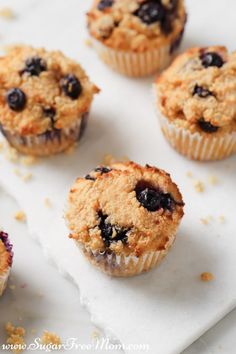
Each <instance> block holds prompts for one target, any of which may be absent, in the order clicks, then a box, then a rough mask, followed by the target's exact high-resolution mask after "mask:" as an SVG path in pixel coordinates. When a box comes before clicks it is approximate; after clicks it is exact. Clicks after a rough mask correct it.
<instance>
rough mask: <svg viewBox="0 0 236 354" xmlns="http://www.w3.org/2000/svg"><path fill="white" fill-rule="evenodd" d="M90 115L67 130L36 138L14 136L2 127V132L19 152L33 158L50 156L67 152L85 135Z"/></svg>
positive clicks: (55, 131) (54, 131)
mask: <svg viewBox="0 0 236 354" xmlns="http://www.w3.org/2000/svg"><path fill="white" fill-rule="evenodd" d="M88 115H89V114H88V113H85V114H83V115H82V116H81V117H80V118H79V119H78V120H77V121H76V123H74V124H73V125H71V126H70V127H69V128H66V129H61V130H58V129H52V130H50V131H47V132H45V133H43V134H40V135H36V136H33V135H32V136H21V135H19V134H12V133H11V132H9V131H8V130H5V129H4V127H3V126H1V125H0V130H1V131H2V133H3V135H4V136H5V138H6V139H7V141H8V142H9V144H10V145H11V146H13V147H14V148H15V149H17V150H18V151H19V152H21V153H23V154H27V155H32V156H41V157H45V156H50V155H54V154H58V153H60V152H63V151H65V150H66V149H68V148H69V147H70V146H72V145H73V144H74V143H75V142H77V141H78V140H79V139H80V138H81V137H82V135H83V133H84V130H85V128H86V126H87V121H88Z"/></svg>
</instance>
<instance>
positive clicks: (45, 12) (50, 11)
mask: <svg viewBox="0 0 236 354" xmlns="http://www.w3.org/2000/svg"><path fill="white" fill-rule="evenodd" d="M80 4H82V2H80ZM205 4H206V2H204V1H203V0H202V1H199V2H198V3H196V2H194V1H191V0H189V1H188V5H189V10H191V12H190V20H191V21H192V26H193V27H194V29H195V31H194V32H191V33H192V36H188V35H187V37H186V39H185V43H184V45H185V46H189V45H196V44H200V43H203V44H208V43H207V38H208V40H209V38H211V40H212V42H215V41H216V40H217V41H218V42H226V44H227V45H228V46H229V47H230V48H232V47H233V40H232V39H233V38H232V33H233V30H234V17H233V11H231V10H228V11H227V9H225V7H224V6H223V5H222V4H223V2H222V1H217V2H216V1H210V0H208V1H207V6H206V5H205ZM0 5H1V6H4V5H7V6H10V7H12V8H14V9H15V11H16V14H17V19H16V20H15V21H12V22H7V21H3V20H1V22H0V23H1V25H2V26H1V34H2V44H8V43H9V42H19V41H20V42H28V43H32V44H34V45H46V46H48V47H50V48H61V49H63V50H64V51H65V52H68V54H70V55H72V56H74V57H75V56H76V50H72V49H71V48H72V47H74V48H75V45H74V43H75V42H76V40H77V37H78V36H80V45H81V36H84V38H85V36H86V34H85V31H84V24H83V21H82V20H81V19H82V18H83V17H82V16H81V13H80V7H79V6H80V5H79V2H78V1H77V2H76V1H72V0H71V2H70V3H69V2H65V1H56V0H51V1H50V6H48V5H49V2H48V1H40V2H39V1H33V0H30V1H29V0H21V1H16V0H7V1H4V0H1V1H0ZM234 6H235V4H234V2H233V1H230V7H229V8H230V9H233V8H234ZM84 7H85V3H84V2H83V5H81V8H83V9H84ZM75 8H76V9H77V11H78V15H77V13H76V11H74V10H73V9H75ZM202 8H204V11H203V13H202V12H201V24H200V23H199V22H196V21H199V16H195V11H199V10H201V9H202ZM209 11H210V12H211V13H212V11H213V15H214V13H215V14H218V15H219V14H222V17H223V18H224V19H226V18H227V23H226V21H225V22H224V23H225V31H222V30H221V29H219V28H216V27H215V28H214V26H216V25H217V24H216V21H214V17H212V18H211V19H209V18H207V15H206V14H207V13H209ZM78 18H79V19H80V20H78ZM209 22H210V24H209ZM61 27H62V28H63V30H60V35H58V33H59V29H60V28H61ZM209 27H210V28H211V31H212V32H210V31H209ZM198 28H199V32H200V31H201V33H203V34H204V36H200V33H198V31H197V29H198ZM213 29H214V30H213ZM193 33H194V35H193ZM206 33H207V36H206V35H205V34H206ZM216 33H217V35H216ZM78 47H79V46H78ZM79 54H80V55H79V56H80V60H81V61H82V62H83V65H84V66H85V67H86V68H88V69H89V72H90V73H91V76H92V77H97V78H98V80H100V82H99V84H101V86H102V77H101V76H100V75H99V73H100V72H99V73H98V72H97V71H98V70H100V69H101V73H104V72H105V71H104V70H105V69H104V68H103V67H102V65H101V66H98V67H96V66H95V65H94V67H93V65H92V64H93V61H94V60H96V58H95V56H94V55H93V54H91V56H90V58H91V60H89V61H88V60H87V57H86V55H85V51H83V50H82V51H80V53H79ZM98 68H99V69H98ZM107 75H108V77H109V78H110V79H112V78H113V76H112V75H111V73H109V72H108V71H107ZM114 75H115V74H114ZM117 81H119V78H118V77H117ZM150 82H151V81H150ZM134 90H135V87H134ZM115 91H116V90H115V87H114V93H115ZM117 104H119V101H117ZM108 112H110V113H112V109H111V107H108ZM143 114H145V112H144V111H143ZM108 121H109V120H108ZM116 127H117V128H118V126H116ZM153 127H154V125H153ZM103 128H104V127H103ZM98 129H101V127H98ZM149 130H150V128H149ZM103 133H104V132H102V134H101V137H100V138H98V137H97V136H95V137H96V138H97V139H98V140H99V139H103V138H102V137H103ZM89 134H90V138H91V131H90V133H89ZM123 134H124V135H123V136H122V139H121V140H120V141H119V145H120V146H122V144H123V143H124V142H125V141H127V138H128V132H126V131H123ZM92 136H93V134H92ZM107 139H108V143H110V144H111V150H116V151H117V149H118V148H120V146H114V141H111V139H109V137H108V136H107ZM97 146H100V144H99V141H97ZM151 146H152V145H151V142H150V143H149V148H150V147H151ZM129 148H130V147H129ZM121 150H122V149H121ZM130 151H131V157H132V156H135V155H136V153H135V149H133V148H132V147H131V148H130ZM106 152H107V151H106ZM111 152H113V151H111ZM123 152H125V151H123V150H122V153H123ZM150 155H151V156H150V160H151V161H152V160H155V159H156V158H155V157H154V155H153V156H152V154H150ZM129 156H130V155H129ZM96 159H97V157H96V158H95V157H93V160H95V161H96ZM160 160H161V159H160ZM91 163H92V162H90V163H88V164H87V165H89V166H90V164H91ZM85 165H86V164H85ZM85 165H84V166H83V168H85ZM213 169H214V168H213ZM10 210H11V209H5V208H4V212H5V211H7V212H8V213H10ZM8 213H7V214H8ZM4 220H7V216H5V217H4ZM11 220H12V219H11V217H10V219H9V221H8V224H6V227H7V226H8V228H10V230H11V227H12V226H11ZM14 227H15V226H14ZM15 230H16V232H15V233H17V236H18V234H20V231H18V229H15ZM12 231H13V233H14V229H12ZM17 242H18V240H16V245H17ZM27 242H28V241H27ZM32 245H33V244H32ZM27 247H28V244H27ZM32 247H35V245H34V246H32ZM19 249H21V250H22V248H21V247H19ZM37 252H38V257H39V263H36V262H35V260H34V264H35V267H36V268H35V270H36V269H37V270H38V269H39V268H40V269H41V267H45V270H44V271H43V272H42V274H47V278H48V280H49V281H48V284H47V285H45V288H46V289H47V294H49V299H51V301H49V303H50V305H51V304H52V303H53V306H52V308H53V309H54V310H52V314H53V315H52V317H51V318H53V319H54V320H53V321H51V318H49V316H48V314H49V313H50V311H51V306H50V309H49V306H48V307H47V306H46V304H45V303H44V304H43V305H42V308H43V309H42V308H41V306H40V301H37V305H38V304H39V305H38V307H37V312H35V313H34V316H32V317H36V320H35V319H34V321H36V322H37V329H38V330H39V331H40V330H41V329H43V328H46V329H51V328H52V330H55V331H57V332H58V333H60V334H61V333H62V334H63V336H67V334H70V333H72V332H71V331H72V330H70V328H71V327H70V325H69V324H70V323H73V325H72V326H73V328H77V327H76V325H74V321H75V319H74V320H73V318H75V317H76V318H77V316H78V317H79V315H78V314H80V313H81V309H80V308H78V307H77V308H76V307H73V308H72V307H70V306H69V307H70V308H68V309H67V308H66V310H65V312H66V313H67V314H70V313H71V318H70V319H69V317H70V316H68V322H67V323H66V325H64V321H65V319H64V315H63V316H62V317H60V318H63V326H62V325H61V323H60V325H61V327H57V325H58V322H60V319H59V318H58V317H56V316H55V313H56V312H57V311H58V309H60V308H61V303H60V302H61V300H62V299H60V297H58V298H57V300H60V301H58V302H57V301H56V299H55V289H58V288H60V287H61V288H63V300H64V301H65V302H66V303H67V301H66V299H68V298H71V297H72V286H71V285H70V284H69V283H68V282H67V281H65V280H62V279H61V278H60V277H59V276H58V275H57V273H56V270H55V269H51V268H50V270H49V269H47V267H48V266H47V265H46V264H44V265H43V266H42V265H41V264H40V257H42V254H41V253H40V250H39V249H38V250H37ZM37 252H36V250H33V251H32V253H30V254H31V255H33V258H35V257H36V253H37ZM22 255H24V254H23V253H21V257H22ZM19 257H20V253H19ZM23 259H24V258H23ZM28 264H29V265H31V262H29V263H28ZM209 264H210V263H209ZM15 269H17V273H18V271H19V269H20V267H16V268H15ZM29 269H30V272H29ZM31 269H32V267H30V268H27V273H24V272H23V271H22V272H21V273H19V274H21V276H22V275H23V274H25V275H24V276H25V277H26V278H27V279H31V277H32V272H31ZM50 272H52V273H51V274H52V275H51V277H52V278H53V279H54V277H55V279H56V278H57V280H58V283H57V287H56V285H55V286H52V287H51V290H50V285H51V284H52V280H50V278H49V276H50ZM36 273H38V271H36ZM222 275H223V274H222ZM52 278H51V279H52ZM36 279H38V278H36ZM36 279H32V283H31V285H30V288H31V287H33V289H34V286H33V284H34V282H33V280H34V281H35V280H36ZM16 281H17V280H16ZM19 284H21V283H19ZM41 286H42V278H41V281H39V283H37V284H35V289H37V287H39V288H40V287H41ZM17 289H18V288H17ZM20 289H21V288H20ZM20 289H18V293H19V294H20V292H21V290H22V292H23V290H24V291H25V290H26V291H27V289H28V287H26V288H25V289H21V290H20ZM64 289H66V290H64ZM67 289H68V293H67ZM31 292H32V291H31ZM64 292H65V294H66V293H67V295H65V296H64ZM18 293H17V296H16V297H15V299H13V300H15V301H16V303H17V304H18V305H17V306H19V307H21V311H23V312H26V314H27V313H29V312H30V313H31V312H34V311H35V301H32V303H31V304H30V309H31V310H29V309H28V307H29V301H25V299H23V300H21V299H22V297H21V296H20V295H18ZM76 293H77V292H76V289H75V288H73V294H74V299H77V296H76ZM31 295H32V294H30V296H29V297H30V298H32V296H31ZM11 296H12V297H14V295H13V294H12V295H11ZM11 296H10V297H9V298H8V300H6V299H7V297H6V296H5V297H4V299H3V303H1V306H3V307H2V308H1V310H0V311H1V312H0V313H1V317H0V319H1V321H2V318H3V317H4V316H5V315H6V314H7V315H8V316H9V315H10V316H11V318H12V319H13V320H14V319H15V320H17V318H18V317H17V318H16V316H17V315H18V313H17V310H16V309H15V308H14V307H12V309H13V313H12V314H11V313H10V314H9V312H8V310H7V311H6V308H7V302H8V301H10V300H12V298H11ZM36 296H37V294H36ZM67 296H68V297H67ZM26 298H27V296H26ZM52 298H53V300H52ZM43 299H44V297H43ZM5 301H6V302H5ZM47 301H48V300H47V297H46V300H45V302H46V303H47ZM23 303H24V304H25V305H24V306H23ZM2 304H4V305H2ZM69 304H71V303H70V302H69ZM76 305H77V306H79V305H78V303H77V304H76ZM8 306H9V305H8ZM73 306H74V305H73ZM54 307H55V308H54ZM2 311H3V312H2ZM44 311H45V312H44ZM70 311H71V312H70ZM75 311H76V316H75V317H73V316H74V315H75ZM77 311H78V314H77ZM43 312H44V313H46V316H45V317H46V318H45V317H44V318H43V320H42V321H41V314H42V313H43ZM2 313H4V316H3V317H2ZM83 313H84V312H83ZM18 316H19V315H18ZM84 316H85V313H84ZM231 316H232V317H231V318H230V319H229V320H228V319H227V320H226V324H225V325H224V326H226V328H232V327H230V324H232V325H233V324H234V317H233V315H231ZM23 317H24V316H23ZM25 317H26V320H25V321H26V324H29V326H30V319H28V317H27V316H25ZM42 317H43V316H42ZM29 318H30V315H29ZM81 318H82V316H81ZM84 318H85V320H84V322H85V323H86V325H83V324H82V322H81V326H82V327H83V329H84V328H88V332H89V331H90V329H91V328H89V327H88V326H89V321H88V318H86V316H85V317H84ZM7 319H9V318H7ZM39 319H40V320H39ZM4 320H6V318H5V317H4ZM28 321H29V322H28ZM70 321H71V322H70ZM86 321H87V322H86ZM224 322H225V321H224ZM76 323H77V322H76ZM77 325H78V323H77ZM222 326H223V325H222ZM49 327H51V328H49ZM65 328H66V329H68V332H67V331H66V330H65ZM224 328H225V327H223V329H222V328H221V325H220V327H218V329H216V330H215V331H216V335H215V339H214V334H213V335H212V333H214V332H210V333H209V334H208V335H207V337H205V338H204V339H203V340H201V341H199V342H198V343H196V344H195V345H194V346H192V348H191V349H189V353H201V352H202V353H212V352H215V353H217V350H218V351H219V350H221V348H220V347H219V346H220V345H221V346H222V347H223V349H222V350H223V352H224V353H226V352H227V351H226V350H227V349H226V348H227V347H228V348H229V349H230V348H233V346H230V343H232V345H233V343H234V341H233V340H234V338H233V337H232V338H233V339H229V338H228V337H227V336H228V333H229V332H230V331H229V330H227V336H225V332H224ZM60 329H63V330H62V331H60ZM76 331H77V330H76ZM88 332H87V334H86V333H85V334H84V333H83V334H82V332H81V338H85V339H84V340H85V341H86V338H88V337H86V335H87V336H88ZM220 336H222V338H224V340H227V341H228V344H227V343H225V342H224V343H221V342H219V341H220ZM212 338H213V339H212ZM214 341H215V342H214ZM204 343H209V344H207V345H205V344H204ZM214 343H216V344H214ZM229 353H230V351H229ZM160 354H162V353H160Z"/></svg>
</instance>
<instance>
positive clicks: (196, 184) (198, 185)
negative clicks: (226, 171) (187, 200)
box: [194, 181, 205, 193]
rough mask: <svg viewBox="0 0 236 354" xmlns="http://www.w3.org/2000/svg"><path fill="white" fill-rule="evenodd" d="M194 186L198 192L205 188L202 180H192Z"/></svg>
mask: <svg viewBox="0 0 236 354" xmlns="http://www.w3.org/2000/svg"><path fill="white" fill-rule="evenodd" d="M194 188H195V190H196V192H198V193H203V192H204V190H205V186H204V184H203V182H201V181H196V182H194Z"/></svg>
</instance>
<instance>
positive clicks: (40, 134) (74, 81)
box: [0, 46, 98, 156]
mask: <svg viewBox="0 0 236 354" xmlns="http://www.w3.org/2000/svg"><path fill="white" fill-rule="evenodd" d="M97 92H98V89H97V87H96V86H94V85H93V84H92V83H91V82H90V81H89V79H88V77H87V76H86V74H85V72H84V71H83V69H82V68H81V67H80V65H79V64H78V63H76V62H75V61H73V60H71V59H69V58H67V57H65V56H64V55H63V54H62V53H61V52H59V51H53V52H48V51H46V50H44V49H35V48H32V47H29V46H15V47H11V48H9V50H8V52H7V54H6V55H5V56H4V57H1V58H0V127H1V131H2V133H3V135H4V136H5V137H6V138H7V140H8V141H9V143H10V144H11V145H12V146H14V147H15V148H16V149H17V150H19V151H20V152H22V153H25V154H30V155H35V156H47V155H51V154H55V153H59V152H62V151H64V150H66V149H67V148H68V147H70V146H71V145H72V144H74V143H75V142H76V141H77V140H78V139H79V138H80V137H81V135H82V133H83V131H84V128H85V126H86V123H87V119H88V113H89V109H90V106H91V103H92V100H93V96H94V94H95V93H97Z"/></svg>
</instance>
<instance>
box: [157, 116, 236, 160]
mask: <svg viewBox="0 0 236 354" xmlns="http://www.w3.org/2000/svg"><path fill="white" fill-rule="evenodd" d="M158 117H159V120H160V124H161V129H162V132H163V134H164V136H165V137H166V139H167V141H168V142H169V143H170V145H171V146H172V147H173V148H174V149H175V150H177V151H178V152H179V153H180V154H182V155H184V156H186V157H187V158H189V159H191V160H198V161H216V160H222V159H225V158H227V157H229V156H231V155H233V154H234V153H236V131H234V132H232V133H222V135H221V136H214V134H201V133H198V132H195V133H192V132H190V131H189V130H187V129H185V128H181V127H177V126H176V125H175V124H174V123H171V122H170V121H169V120H168V118H166V117H165V116H164V115H163V114H161V113H160V112H158Z"/></svg>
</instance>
